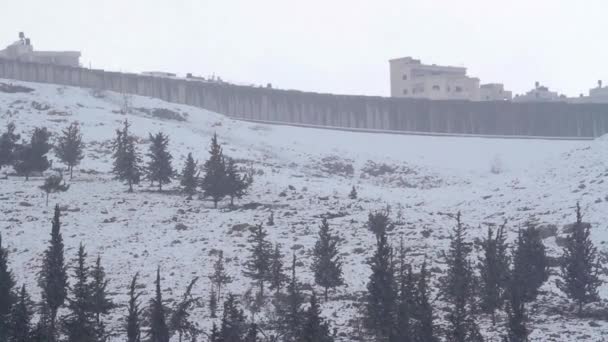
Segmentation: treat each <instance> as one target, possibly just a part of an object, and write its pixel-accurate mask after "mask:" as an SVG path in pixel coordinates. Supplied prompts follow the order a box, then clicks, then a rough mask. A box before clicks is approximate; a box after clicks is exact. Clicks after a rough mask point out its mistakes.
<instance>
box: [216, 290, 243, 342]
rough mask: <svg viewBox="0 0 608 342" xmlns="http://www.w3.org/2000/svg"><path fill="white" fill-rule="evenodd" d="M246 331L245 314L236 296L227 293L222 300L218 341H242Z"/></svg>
mask: <svg viewBox="0 0 608 342" xmlns="http://www.w3.org/2000/svg"><path fill="white" fill-rule="evenodd" d="M246 333H247V325H246V323H245V315H244V314H243V310H242V309H241V308H240V307H239V302H238V300H237V299H236V297H235V296H234V295H233V294H231V293H229V294H228V297H227V299H226V302H224V313H223V316H222V323H221V327H220V331H219V334H218V335H219V338H218V342H220V341H221V342H243V341H244V338H245V335H246Z"/></svg>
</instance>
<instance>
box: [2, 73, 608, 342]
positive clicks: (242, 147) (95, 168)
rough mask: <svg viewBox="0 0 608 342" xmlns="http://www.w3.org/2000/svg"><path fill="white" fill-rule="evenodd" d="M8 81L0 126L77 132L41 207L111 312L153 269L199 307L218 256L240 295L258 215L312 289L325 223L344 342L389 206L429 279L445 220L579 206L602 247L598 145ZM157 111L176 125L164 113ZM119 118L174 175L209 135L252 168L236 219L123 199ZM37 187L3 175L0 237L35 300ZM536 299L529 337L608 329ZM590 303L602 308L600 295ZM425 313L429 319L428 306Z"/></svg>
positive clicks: (177, 197)
mask: <svg viewBox="0 0 608 342" xmlns="http://www.w3.org/2000/svg"><path fill="white" fill-rule="evenodd" d="M0 82H5V83H9V82H11V83H15V82H13V81H8V80H0ZM19 84H22V85H24V86H27V87H30V88H33V89H34V91H33V92H31V93H3V92H0V125H1V126H2V130H3V126H4V125H5V124H6V123H8V122H14V123H15V124H16V126H17V130H18V131H19V132H21V133H26V135H27V134H28V133H29V132H30V131H31V130H32V129H33V128H34V127H39V126H44V127H48V128H49V129H50V130H51V131H52V132H55V133H57V132H59V131H60V130H61V129H63V128H65V127H66V126H67V125H68V124H69V123H70V122H73V121H78V122H79V123H80V124H81V126H82V131H83V134H84V140H85V142H86V155H85V159H84V160H83V162H82V164H81V165H80V166H79V167H78V168H77V170H78V172H76V173H75V177H74V180H73V181H70V184H71V187H70V189H69V191H68V192H66V193H62V194H58V195H51V202H52V203H59V204H60V205H61V206H65V207H66V208H67V210H66V211H65V216H64V217H63V228H62V230H63V236H64V239H65V243H66V247H67V248H66V253H67V255H68V257H69V258H73V257H75V256H76V251H77V248H78V244H79V243H80V242H83V243H84V244H85V245H86V248H87V251H88V253H89V256H90V258H91V260H92V259H93V257H94V256H96V255H97V254H100V255H101V256H102V260H103V264H104V265H105V267H106V270H107V272H108V274H109V277H110V285H109V288H110V291H111V292H112V293H113V294H114V295H115V301H116V302H118V303H120V304H124V303H125V302H126V298H127V296H126V295H127V286H128V283H129V281H130V278H131V277H132V276H133V275H134V274H135V273H136V272H140V274H141V282H142V283H143V284H146V285H147V287H146V295H145V296H146V298H148V297H149V296H151V294H152V291H153V287H152V284H153V277H154V276H155V269H156V267H157V265H160V267H161V269H162V272H163V287H164V288H165V289H166V292H165V296H166V298H169V299H177V298H178V296H180V295H181V293H182V292H183V290H184V288H185V287H186V286H187V284H188V282H189V281H190V280H191V279H192V278H193V277H195V276H200V277H201V281H200V282H199V283H198V285H197V287H196V288H195V294H196V295H198V296H201V297H204V298H207V296H208V293H209V281H208V279H207V275H208V274H209V273H210V272H211V266H212V262H213V261H214V260H215V256H214V255H215V253H216V251H217V250H223V251H224V255H225V257H226V260H227V262H228V269H229V271H230V273H231V275H232V276H233V277H234V278H235V281H234V282H233V283H232V284H230V285H229V286H228V290H229V291H232V292H235V293H242V292H243V290H242V289H244V288H249V287H250V286H251V284H250V282H249V280H248V279H247V278H245V277H244V276H243V275H242V273H241V270H242V264H243V263H244V261H245V259H246V257H247V255H248V252H247V236H248V232H247V231H246V229H245V230H243V226H242V224H251V225H253V224H258V223H264V222H266V220H267V218H268V216H269V215H270V213H271V212H273V213H274V218H275V225H274V226H268V227H266V228H267V229H268V231H269V234H270V237H271V239H272V240H273V242H280V243H281V244H282V246H283V248H284V251H283V252H284V253H285V254H286V255H290V254H291V251H292V250H293V251H295V252H296V253H297V255H298V256H299V258H300V261H301V262H302V266H301V267H299V270H298V271H299V273H300V277H301V279H302V281H304V282H306V283H309V284H312V283H313V279H312V274H311V272H310V262H311V258H310V254H311V249H312V246H313V245H314V242H315V239H316V233H317V228H318V225H319V223H320V220H321V217H324V216H327V217H329V218H330V220H329V222H330V225H331V228H332V229H333V230H334V231H335V232H336V233H338V234H339V235H340V237H341V239H342V243H341V245H340V248H341V251H342V254H343V257H344V261H345V268H344V275H345V279H346V283H347V286H344V287H342V288H339V289H338V290H337V292H336V293H334V294H333V295H332V298H333V299H334V300H332V301H331V302H329V303H325V304H323V310H324V314H325V316H326V317H327V318H328V319H330V320H331V322H332V326H333V327H336V328H337V329H338V331H339V332H340V333H341V334H342V341H349V340H350V339H349V338H348V334H350V333H351V332H352V331H353V324H354V322H355V321H356V320H357V319H358V317H360V312H359V310H358V309H357V299H358V298H360V296H361V293H362V291H364V290H365V285H366V282H367V279H368V275H369V267H368V265H367V264H366V260H367V258H368V257H370V256H371V253H372V251H373V246H374V238H373V236H372V235H371V233H370V232H369V231H368V230H367V229H366V227H365V222H366V220H367V215H368V213H369V212H370V211H373V210H379V209H383V208H386V207H387V206H390V208H391V215H392V217H393V219H394V220H395V221H397V223H398V224H397V225H396V228H395V229H394V230H393V231H391V232H390V234H391V236H392V238H391V240H392V242H394V243H397V241H398V240H399V237H400V236H403V237H404V239H405V243H406V245H407V247H409V248H410V250H411V257H412V259H413V260H414V261H415V263H416V264H419V263H420V262H421V261H422V259H423V258H424V257H425V256H426V258H427V260H428V261H429V262H431V263H432V264H433V265H432V267H433V271H434V272H433V280H434V281H436V280H437V277H438V275H439V274H438V273H439V272H440V271H441V269H442V268H443V267H444V265H443V264H442V258H441V251H443V250H445V249H446V248H447V245H448V234H449V232H450V229H452V227H453V224H454V221H453V218H451V217H450V215H449V214H453V213H455V212H457V211H461V212H462V215H463V219H464V222H465V223H466V224H467V225H468V226H469V227H470V229H469V238H470V239H471V240H473V239H475V238H476V237H481V236H483V235H484V234H485V229H486V225H487V224H500V223H502V222H503V220H505V219H506V220H508V225H507V227H508V229H509V241H512V240H513V238H514V236H515V233H516V231H517V229H518V228H519V227H520V226H521V225H522V224H523V223H524V222H526V221H527V220H534V221H537V222H539V223H542V224H554V225H557V226H558V228H559V231H558V237H559V236H563V233H562V229H561V227H562V226H563V225H564V224H567V223H570V222H572V221H574V219H575V217H574V206H575V204H576V201H580V203H581V206H582V208H583V213H584V220H585V221H587V222H590V223H591V224H592V226H593V230H592V236H593V239H594V241H595V242H596V245H597V246H598V248H599V249H600V251H601V252H608V246H606V244H605V243H606V241H607V240H608V234H607V232H608V230H607V229H608V224H607V223H606V217H608V216H607V214H606V213H608V183H606V182H604V180H605V178H606V177H608V167H607V166H608V165H607V164H606V162H605V161H606V160H608V141H606V140H603V139H598V140H595V141H547V140H516V139H482V138H457V137H422V136H405V135H382V134H367V133H351V132H338V131H331V130H316V129H306V128H295V127H285V126H268V125H259V124H252V123H245V122H239V121H235V120H232V119H230V118H228V117H225V116H221V115H218V114H215V113H211V112H208V111H205V110H201V109H197V108H193V107H188V106H181V105H176V104H170V103H165V102H162V101H159V100H155V99H150V98H144V97H136V96H133V97H131V98H130V102H131V106H130V107H131V108H132V113H131V114H128V115H123V114H121V113H120V109H121V108H122V107H123V103H124V99H123V96H121V95H120V94H116V93H110V92H106V93H99V92H92V91H90V90H87V89H79V88H69V87H60V86H54V85H40V84H31V83H29V84H28V83H19ZM155 109H156V110H155ZM158 109H161V110H158ZM163 109H168V110H169V111H166V110H163ZM167 113H169V116H172V117H173V118H166V117H167ZM176 114H178V115H176ZM159 116H162V117H163V118H161V117H159ZM178 117H180V118H182V119H184V120H183V121H181V120H176V118H178ZM125 119H128V120H129V121H130V122H131V123H132V126H131V127H132V131H133V132H134V134H136V135H137V136H138V137H139V138H140V151H141V152H144V153H145V152H146V151H147V139H148V133H156V132H158V131H163V132H165V133H167V134H168V135H169V136H170V139H171V142H170V146H171V150H172V153H173V155H174V158H175V163H174V167H176V168H177V169H180V170H181V168H182V166H183V162H184V160H185V157H186V155H187V154H188V153H189V152H192V153H193V155H194V156H195V158H197V159H198V160H199V161H202V160H204V159H206V158H207V156H208V152H207V150H208V146H209V141H210V137H211V136H212V135H213V133H217V134H218V136H219V138H220V143H222V144H223V146H224V151H225V153H226V154H228V155H230V156H231V157H235V158H237V159H238V161H239V162H240V163H241V165H242V166H244V167H251V168H253V170H254V171H255V182H254V185H253V188H252V189H251V192H250V194H249V195H247V196H246V197H245V198H244V199H243V200H241V201H240V202H239V203H238V206H237V208H236V209H234V210H229V209H228V208H226V207H225V204H224V205H222V209H220V210H214V209H213V208H212V207H213V205H212V203H210V202H207V201H202V200H192V201H187V200H186V197H185V196H183V195H181V194H179V193H178V192H177V191H171V189H173V190H176V189H177V185H178V184H177V183H178V182H174V183H173V184H172V185H171V186H169V187H168V188H169V190H170V191H167V192H164V193H158V192H156V189H155V188H150V187H148V184H147V183H146V182H143V183H142V184H140V185H139V186H138V187H137V188H136V191H135V193H127V192H126V191H125V190H126V186H125V185H124V184H121V183H120V182H118V181H116V180H114V179H113V176H112V175H111V174H110V173H109V171H110V169H111V162H112V161H111V151H110V140H111V139H112V138H113V137H114V134H115V129H116V128H118V127H120V125H121V124H122V122H123V121H124V120H125ZM53 158H54V157H53ZM60 166H61V165H59V163H57V162H56V163H55V165H54V167H55V168H57V167H60ZM40 185H41V179H40V178H35V177H34V178H32V179H30V181H28V182H24V180H23V179H22V178H18V177H13V176H10V177H8V179H6V180H0V212H2V216H0V233H2V237H3V243H6V244H7V246H8V248H9V251H10V256H11V263H10V265H11V268H12V269H13V270H15V273H16V276H17V280H18V282H19V283H23V282H25V283H26V284H27V285H28V288H29V289H30V290H31V291H32V293H33V294H34V298H36V299H37V298H38V297H39V294H38V288H37V286H36V273H37V271H38V267H39V265H40V260H41V254H42V251H43V250H44V249H45V248H46V246H47V241H48V238H49V233H50V219H51V216H52V210H51V207H50V206H49V207H45V199H44V195H43V193H42V192H41V190H40V189H39V188H38V186H40ZM353 185H354V186H356V187H357V190H358V193H359V199H357V200H351V199H349V198H348V193H349V191H350V189H351V187H352V186H353ZM239 225H240V226H239ZM176 228H178V229H176ZM555 240H556V237H555V236H550V237H548V238H547V239H545V244H546V245H547V246H548V247H549V249H550V253H551V255H552V256H558V255H559V253H560V250H561V249H560V248H559V247H558V246H557V244H556V242H555ZM285 262H286V263H288V261H287V260H286V261H285ZM555 271H557V270H556V269H555ZM543 290H546V291H547V294H546V295H544V296H541V299H539V300H538V302H537V303H534V304H533V305H531V307H530V309H531V311H530V314H531V317H532V321H533V322H532V324H531V328H532V329H533V330H534V331H533V333H532V335H531V337H532V340H534V341H574V340H577V339H579V338H583V337H584V336H587V339H588V340H591V341H600V340H602V339H603V338H605V337H602V336H604V335H602V334H605V335H606V336H608V332H604V333H603V332H602V330H604V331H608V330H607V329H606V328H608V324H606V323H603V322H591V321H590V320H579V319H574V318H572V317H569V316H568V317H564V316H560V315H556V314H555V312H557V311H561V309H560V310H557V309H558V308H566V307H568V304H567V303H568V302H567V300H566V299H565V296H564V294H563V293H561V292H560V291H558V290H557V288H556V286H555V277H551V279H550V280H549V282H548V283H547V284H546V285H545V286H544V287H543ZM600 294H601V296H602V297H603V298H606V299H608V286H603V287H602V288H601V291H600ZM436 313H437V315H438V322H439V323H440V322H441V321H442V320H441V312H440V311H437V312H436ZM123 315H124V308H119V309H117V310H115V311H114V314H113V319H112V321H113V324H112V326H111V327H112V328H115V329H118V328H119V326H118V322H119V318H120V317H122V316H123ZM198 315H199V317H200V322H201V324H202V326H203V327H208V326H209V325H210V322H211V321H210V319H209V318H208V317H207V315H208V314H207V310H206V309H201V310H199V312H198ZM597 326H599V327H597ZM502 330H503V327H502V325H500V326H497V327H496V328H492V327H491V325H490V324H489V322H484V334H485V335H486V336H488V337H489V338H493V341H498V340H499V339H498V334H499V333H500V332H501V331H502ZM117 341H118V340H117Z"/></svg>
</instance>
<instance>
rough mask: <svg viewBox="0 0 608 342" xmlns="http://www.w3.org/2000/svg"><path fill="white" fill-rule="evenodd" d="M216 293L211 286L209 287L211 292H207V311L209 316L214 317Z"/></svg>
mask: <svg viewBox="0 0 608 342" xmlns="http://www.w3.org/2000/svg"><path fill="white" fill-rule="evenodd" d="M217 300H218V299H217V295H216V294H215V290H214V289H213V286H212V287H211V293H210V294H209V313H210V316H211V318H216V317H217V315H216V313H217Z"/></svg>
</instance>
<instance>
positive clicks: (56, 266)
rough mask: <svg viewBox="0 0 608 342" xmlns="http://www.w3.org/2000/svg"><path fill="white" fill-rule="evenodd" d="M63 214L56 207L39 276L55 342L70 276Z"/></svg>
mask: <svg viewBox="0 0 608 342" xmlns="http://www.w3.org/2000/svg"><path fill="white" fill-rule="evenodd" d="M60 215H61V212H60V211H59V206H55V215H54V217H53V228H52V231H51V240H50V245H49V247H48V249H47V250H46V251H45V252H44V257H43V260H42V269H41V271H40V274H39V285H40V288H41V289H42V300H43V302H44V305H45V306H44V307H45V308H46V309H48V327H44V330H45V331H47V332H48V334H49V336H47V338H48V340H49V341H51V342H54V341H55V339H56V327H55V322H56V319H57V310H59V308H60V307H61V306H62V305H63V304H64V302H65V300H66V298H67V287H68V276H67V268H66V266H65V261H64V256H63V237H62V236H61V231H60V230H61V222H60Z"/></svg>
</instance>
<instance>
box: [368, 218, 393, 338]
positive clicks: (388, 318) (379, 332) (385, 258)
mask: <svg viewBox="0 0 608 342" xmlns="http://www.w3.org/2000/svg"><path fill="white" fill-rule="evenodd" d="M377 218H381V219H379V220H378V219H377ZM385 218H386V217H385V216H382V215H380V216H373V215H372V214H370V223H372V222H375V224H374V225H373V226H372V225H370V227H374V229H372V231H374V232H377V233H376V251H375V252H374V255H373V256H372V259H371V262H370V266H371V269H372V274H371V275H370V278H369V282H368V283H367V295H366V310H365V314H366V322H365V323H366V327H367V328H368V329H369V330H370V332H371V333H372V334H373V335H374V336H376V338H377V339H378V340H380V341H388V340H389V339H390V338H391V336H392V333H393V328H394V326H395V303H396V301H397V293H396V289H395V278H394V276H395V274H394V269H393V262H392V253H393V252H392V248H391V247H390V245H389V243H388V241H387V237H386V225H387V224H388V220H387V219H385Z"/></svg>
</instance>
